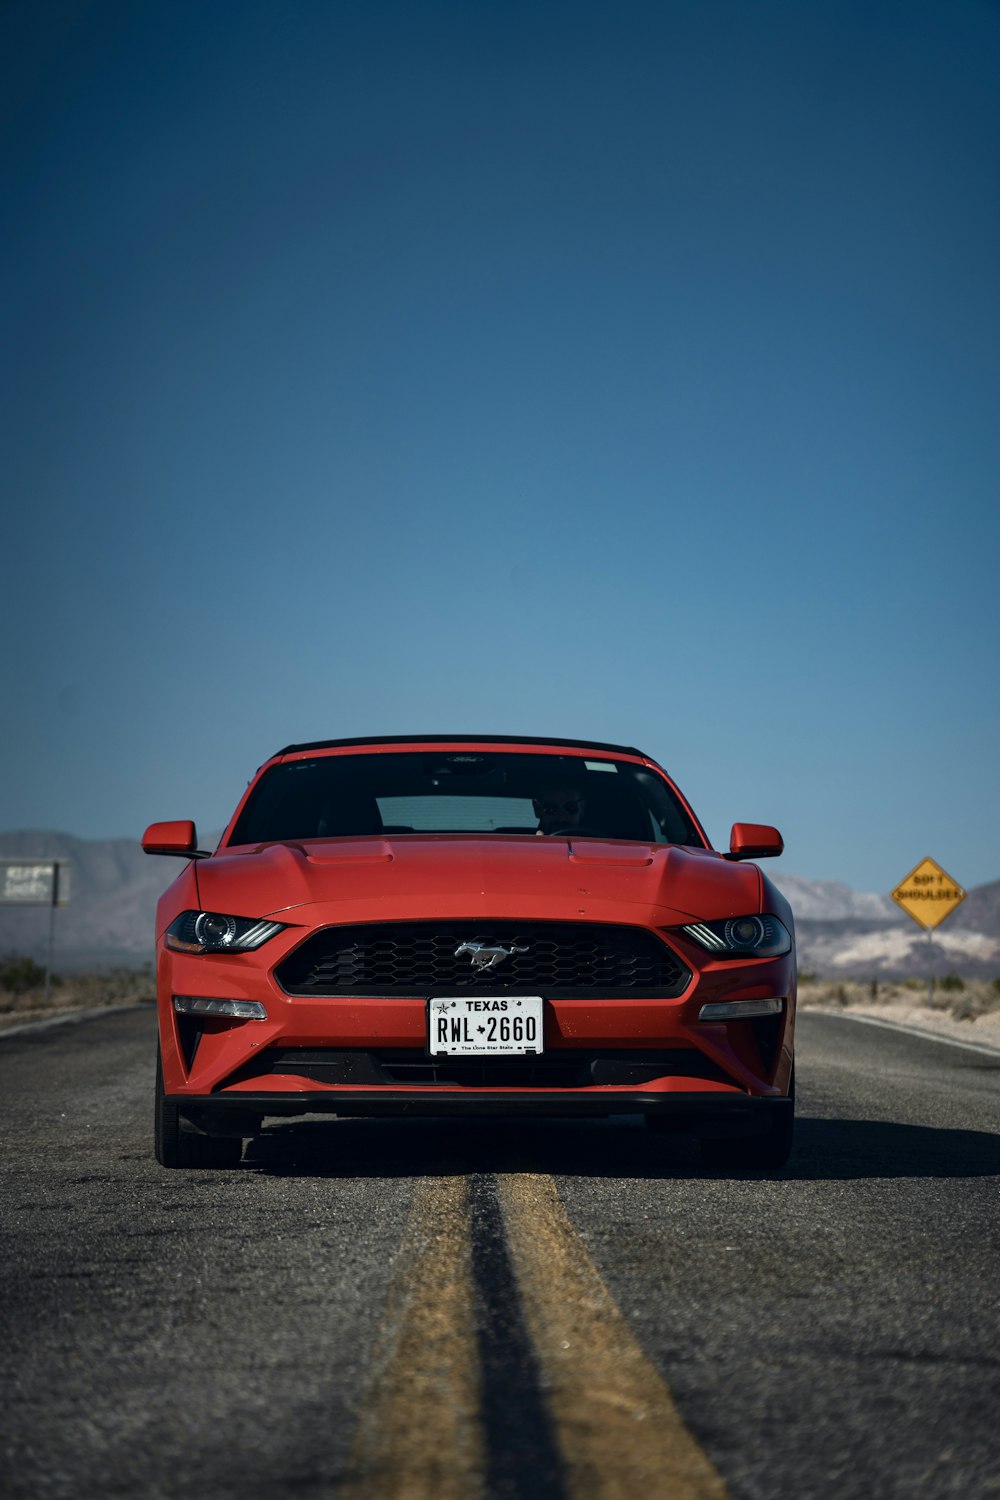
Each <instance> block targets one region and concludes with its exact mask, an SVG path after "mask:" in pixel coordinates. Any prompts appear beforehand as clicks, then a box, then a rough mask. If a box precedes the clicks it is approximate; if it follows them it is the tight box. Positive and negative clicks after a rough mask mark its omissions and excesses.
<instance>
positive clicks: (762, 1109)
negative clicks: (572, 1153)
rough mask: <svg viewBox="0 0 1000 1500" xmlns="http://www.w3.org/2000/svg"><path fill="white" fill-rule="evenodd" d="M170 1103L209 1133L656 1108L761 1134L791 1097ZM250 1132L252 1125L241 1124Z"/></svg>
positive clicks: (696, 1125) (682, 1120) (326, 1097)
mask: <svg viewBox="0 0 1000 1500" xmlns="http://www.w3.org/2000/svg"><path fill="white" fill-rule="evenodd" d="M170 1103H172V1104H176V1106H177V1108H178V1110H179V1112H180V1113H181V1115H182V1116H183V1117H184V1119H185V1120H187V1121H188V1122H189V1123H190V1124H191V1125H193V1126H194V1127H195V1128H196V1129H198V1130H204V1131H206V1132H207V1133H208V1134H216V1133H218V1134H230V1133H231V1134H238V1133H240V1132H239V1124H240V1123H241V1121H240V1119H239V1117H241V1116H243V1117H246V1118H247V1119H248V1120H255V1121H259V1120H260V1119H261V1118H263V1117H264V1116H271V1117H282V1118H288V1117H289V1116H295V1115H317V1114H322V1115H340V1116H408V1117H410V1118H414V1117H424V1118H431V1117H435V1116H437V1117H442V1116H444V1117H448V1116H450V1117H454V1116H462V1117H464V1118H471V1117H475V1116H477V1115H492V1116H501V1115H508V1116H513V1117H515V1118H525V1117H531V1116H534V1117H550V1118H551V1117H553V1116H561V1117H564V1118H566V1117H568V1118H574V1117H575V1118H592V1119H593V1118H601V1117H604V1118H607V1117H609V1116H611V1115H657V1116H662V1117H673V1118H674V1119H675V1120H676V1122H677V1127H678V1128H679V1129H681V1130H685V1129H687V1130H690V1131H691V1132H693V1133H695V1134H700V1133H702V1131H703V1130H705V1131H707V1130H712V1133H715V1129H714V1127H716V1126H717V1127H719V1128H720V1129H722V1130H723V1131H724V1133H726V1134H729V1133H730V1132H733V1133H734V1134H744V1133H745V1134H748V1135H750V1134H757V1132H758V1131H764V1130H767V1128H768V1125H769V1122H770V1121H771V1120H772V1119H773V1117H774V1113H775V1111H781V1110H787V1109H790V1108H791V1107H792V1102H791V1100H790V1099H788V1098H784V1097H782V1096H781V1095H775V1096H771V1097H766V1098H761V1097H758V1096H753V1095H750V1094H735V1093H734V1094H704V1093H697V1094H661V1093H632V1092H629V1093H627V1094H592V1093H590V1092H588V1093H586V1094H582V1093H580V1092H574V1093H570V1092H569V1091H566V1090H564V1091H556V1090H545V1091H542V1090H535V1091H532V1092H530V1093H528V1092H525V1093H521V1092H519V1091H517V1090H506V1091H504V1092H499V1091H498V1092H490V1091H488V1090H485V1089H483V1090H479V1089H476V1090H475V1091H471V1090H470V1091H468V1092H465V1093H459V1092H458V1091H451V1090H443V1089H442V1090H437V1089H435V1090H433V1091H432V1090H430V1089H428V1090H427V1091H426V1092H424V1093H421V1094H419V1095H418V1094H415V1093H414V1092H413V1091H408V1092H406V1093H403V1092H400V1091H398V1090H393V1091H392V1092H391V1093H389V1092H388V1091H387V1090H385V1089H377V1090H376V1089H352V1090H351V1091H350V1093H347V1092H346V1091H345V1092H344V1093H340V1092H339V1091H338V1092H337V1093H336V1094H334V1093H332V1092H331V1091H329V1090H323V1091H322V1092H317V1093H295V1094H272V1093H262V1094H250V1093H242V1092H241V1093H239V1094H209V1095H190V1094H175V1095H172V1096H171V1097H170ZM243 1133H245V1134H251V1133H252V1131H251V1130H247V1131H245V1132H243Z"/></svg>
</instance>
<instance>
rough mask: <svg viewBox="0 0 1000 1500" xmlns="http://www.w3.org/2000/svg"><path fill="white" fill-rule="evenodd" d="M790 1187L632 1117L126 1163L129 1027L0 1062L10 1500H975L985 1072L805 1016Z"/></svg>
mask: <svg viewBox="0 0 1000 1500" xmlns="http://www.w3.org/2000/svg"><path fill="white" fill-rule="evenodd" d="M798 1075H799V1098H800V1124H799V1127H798V1133H797V1144H796V1149H795V1153H794V1156H793V1159H792V1163H791V1166H790V1169H789V1170H788V1172H787V1174H786V1175H785V1176H784V1177H782V1178H780V1179H773V1178H753V1177H749V1176H742V1177H741V1176H737V1175H733V1176H725V1175H722V1176H720V1175H709V1174H706V1173H705V1172H703V1171H702V1169H701V1167H700V1165H699V1160H698V1157H697V1154H696V1152H695V1150H694V1148H693V1146H690V1145H688V1144H687V1143H685V1142H683V1141H670V1140H669V1139H664V1138H660V1137H655V1136H652V1135H649V1134H647V1133H646V1132H645V1131H644V1130H643V1129H642V1128H641V1126H639V1125H636V1124H634V1123H631V1122H627V1121H625V1120H621V1121H601V1122H575V1121H574V1122H537V1123H525V1122H521V1123H517V1124H513V1123H512V1124H509V1125H508V1124H506V1123H501V1122H494V1121H490V1122H481V1123H479V1122H474V1123H461V1124H460V1123H456V1122H451V1123H449V1122H437V1121H414V1122H404V1121H398V1122H393V1121H351V1120H344V1121H327V1122H323V1123H316V1124H304V1125H299V1126H297V1127H295V1126H288V1125H286V1126H280V1127H277V1128H275V1129H273V1130H271V1131H269V1132H267V1133H266V1134H265V1135H264V1136H262V1137H261V1138H260V1139H259V1140H258V1141H257V1142H255V1143H252V1144H251V1145H250V1146H249V1147H248V1150H247V1154H246V1158H245V1160H244V1163H243V1165H242V1167H240V1168H239V1169H238V1170H236V1171H230V1172H218V1173H210V1172H177V1171H175V1172H167V1171H163V1170H162V1169H160V1168H158V1167H157V1166H156V1165H155V1164H154V1162H153V1160H152V1156H151V1150H150V1147H151V1142H150V1134H151V1130H150V1126H151V1094H152V1084H153V1017H152V1014H151V1012H147V1011H141V1012H131V1013H127V1014H121V1015H114V1016H105V1017H103V1018H101V1019H99V1020H95V1021H92V1022H89V1023H86V1024H81V1025H77V1026H64V1027H59V1028H55V1029H53V1030H49V1031H46V1032H42V1033H37V1034H24V1035H21V1036H13V1037H9V1038H7V1039H6V1040H3V1041H2V1042H0V1114H2V1127H0V1141H2V1148H0V1149H2V1152H3V1163H4V1165H3V1178H2V1200H0V1211H2V1223H3V1236H4V1249H3V1260H2V1265H3V1288H2V1296H0V1369H2V1389H0V1398H2V1400H0V1427H2V1455H3V1462H2V1465H0V1490H2V1492H3V1493H4V1494H6V1495H10V1496H74V1497H77V1496H90V1495H98V1494H101V1495H111V1496H118V1495H121V1496H129V1497H140V1496H142V1497H144V1496H157V1497H160V1496H163V1497H167V1496H170V1497H173V1496H189V1495H195V1494H198V1495H202V1496H210V1497H213V1500H216V1497H218V1500H226V1497H230V1496H232V1497H234V1500H235V1497H237V1496H238V1497H241V1500H254V1497H258V1496H259V1497H264V1496H267V1497H268V1500H275V1497H281V1496H285V1495H288V1496H293V1497H296V1500H313V1497H319V1496H324V1497H326V1496H331V1495H342V1496H346V1497H350V1500H354V1497H357V1496H366V1495H373V1496H383V1495H384V1496H406V1497H410V1496H413V1497H422V1496H424V1495H426V1496H434V1497H435V1500H447V1497H448V1496H450V1495H454V1496H456V1497H462V1500H465V1497H475V1496H477V1495H478V1496H484V1497H491V1496H494V1495H495V1496H498V1497H504V1496H532V1497H534V1496H538V1497H544V1500H548V1497H563V1496H565V1497H569V1500H575V1497H578V1496H618V1495H621V1496H623V1497H624V1496H628V1497H629V1500H636V1496H637V1495H641V1496H642V1497H643V1500H648V1497H655V1496H659V1495H664V1496H668V1495H669V1496H671V1497H685V1496H692V1497H695V1496H697V1497H699V1500H700V1497H719V1496H724V1495H727V1494H728V1495H729V1496H732V1497H734V1500H736V1497H775V1496H789V1497H792V1496H794V1497H796V1500H800V1497H810V1496H824V1497H826V1496H837V1497H838V1500H845V1497H852V1496H859V1497H860V1496H864V1497H865V1500H870V1497H880V1500H884V1497H892V1496H900V1497H902V1496H906V1497H907V1500H911V1497H915V1496H919V1497H921V1500H929V1497H937V1496H955V1497H956V1500H957V1497H961V1500H975V1497H979V1496H1000V1401H998V1397H1000V1379H998V1371H1000V1350H998V1335H1000V1326H998V1325H1000V1320H998V1317H997V1311H998V1306H1000V1255H998V1241H1000V1231H998V1212H997V1211H998V1207H1000V1202H998V1191H997V1190H998V1184H1000V1057H997V1058H991V1057H987V1056H984V1055H981V1054H977V1053H974V1052H966V1051H963V1050H961V1049H959V1048H956V1047H950V1046H945V1045H941V1044H939V1043H936V1042H932V1041H928V1040H923V1039H920V1038H916V1037H912V1036H908V1035H905V1034H902V1033H897V1032H890V1031H882V1030H878V1029H876V1028H873V1027H868V1026H861V1025H857V1024H854V1023H851V1022H850V1021H847V1020H842V1019H840V1018H838V1017H835V1016H819V1015H806V1016H805V1017H803V1018H802V1021H801V1030H800V1046H799V1066H798Z"/></svg>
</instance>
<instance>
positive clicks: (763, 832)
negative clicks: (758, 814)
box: [729, 823, 785, 859]
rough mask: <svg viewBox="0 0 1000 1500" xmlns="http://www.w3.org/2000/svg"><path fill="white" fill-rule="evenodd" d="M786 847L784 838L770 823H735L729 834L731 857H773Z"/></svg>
mask: <svg viewBox="0 0 1000 1500" xmlns="http://www.w3.org/2000/svg"><path fill="white" fill-rule="evenodd" d="M784 848H785V841H784V839H783V838H782V837H781V834H780V833H779V832H778V830H777V829H776V828H772V827H771V826H770V824H769V823H734V824H733V831H732V833H731V834H730V835H729V858H730V859H771V858H773V857H774V856H776V855H778V854H781V853H782V852H783V851H784Z"/></svg>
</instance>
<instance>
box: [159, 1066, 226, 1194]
mask: <svg viewBox="0 0 1000 1500" xmlns="http://www.w3.org/2000/svg"><path fill="white" fill-rule="evenodd" d="M153 1150H154V1152H155V1154H156V1160H157V1161H158V1162H159V1164H160V1166H161V1167H235V1166H238V1165H239V1162H240V1158H241V1157H242V1155H243V1142H242V1140H240V1139H239V1138H238V1137H237V1138H236V1139H231V1138H228V1139H227V1138H225V1137H221V1138H220V1137H214V1136H210V1135H195V1134H194V1133H193V1132H191V1131H187V1130H184V1129H182V1127H181V1121H180V1113H179V1111H178V1108H177V1105H176V1104H175V1103H174V1102H173V1100H172V1099H168V1098H167V1096H166V1095H165V1094H164V1092H163V1059H162V1058H161V1056H160V1048H159V1045H157V1048H156V1092H155V1095H154V1101H153Z"/></svg>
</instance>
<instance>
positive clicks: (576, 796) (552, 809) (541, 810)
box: [531, 787, 587, 833]
mask: <svg viewBox="0 0 1000 1500" xmlns="http://www.w3.org/2000/svg"><path fill="white" fill-rule="evenodd" d="M531 805H532V807H533V808H534V809H535V817H536V818H537V819H538V827H537V828H536V829H535V832H536V833H568V832H572V830H573V829H574V828H577V827H579V825H580V824H582V823H583V815H584V812H585V811H586V807H587V803H586V799H585V798H584V797H583V796H581V794H580V793H579V792H578V791H577V790H576V788H575V787H557V788H556V789H555V790H554V791H552V792H550V793H548V794H547V795H546V796H544V797H535V798H533V799H532V803H531Z"/></svg>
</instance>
